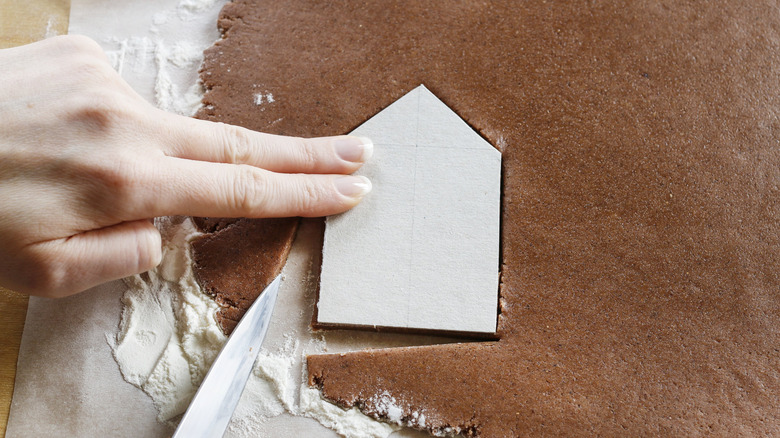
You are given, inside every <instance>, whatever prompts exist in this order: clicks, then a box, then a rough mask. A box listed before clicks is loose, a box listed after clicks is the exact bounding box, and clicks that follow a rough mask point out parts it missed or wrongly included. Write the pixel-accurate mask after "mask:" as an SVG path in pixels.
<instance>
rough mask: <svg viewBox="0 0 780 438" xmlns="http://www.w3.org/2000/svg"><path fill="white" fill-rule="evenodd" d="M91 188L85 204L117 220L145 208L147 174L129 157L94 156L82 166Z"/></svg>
mask: <svg viewBox="0 0 780 438" xmlns="http://www.w3.org/2000/svg"><path fill="white" fill-rule="evenodd" d="M80 174H81V175H83V176H82V178H84V180H85V182H86V185H87V187H88V189H87V190H86V191H85V196H84V200H83V202H84V204H85V205H86V206H87V207H89V208H91V209H95V208H96V207H97V208H98V209H99V210H101V211H102V213H103V214H105V215H107V216H109V217H110V218H111V219H114V220H124V219H128V218H129V216H133V212H135V211H137V210H143V208H144V205H143V201H144V198H143V196H144V195H145V194H146V192H145V190H144V188H145V184H146V181H147V180H148V178H146V177H145V176H144V175H143V172H142V171H141V166H140V165H139V163H137V162H134V161H133V160H130V159H128V158H126V157H122V156H115V157H113V159H110V160H93V162H91V163H88V164H86V165H84V166H83V167H82V169H80Z"/></svg>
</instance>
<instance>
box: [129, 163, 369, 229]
mask: <svg viewBox="0 0 780 438" xmlns="http://www.w3.org/2000/svg"><path fill="white" fill-rule="evenodd" d="M164 161H165V164H164V165H163V166H162V167H161V168H162V169H165V173H164V174H162V175H160V176H159V177H157V178H156V181H155V183H154V184H155V187H154V189H153V190H147V191H146V192H147V193H149V195H148V196H146V197H145V198H143V199H141V203H139V204H136V205H139V207H140V210H139V211H137V212H135V214H136V215H137V216H138V217H151V216H166V215H190V216H217V217H290V216H304V217H316V216H327V215H331V214H336V213H341V212H343V211H346V210H348V209H350V208H352V207H354V206H355V205H356V204H357V203H358V202H360V200H361V199H362V198H363V197H364V196H365V195H366V194H367V193H368V192H369V191H371V182H370V181H369V180H368V179H367V178H365V177H362V176H349V175H306V174H284V173H275V172H269V171H267V170H264V169H259V168H257V167H252V166H247V165H233V164H223V163H207V162H202V161H194V160H183V159H179V158H170V157H166V158H165V159H164Z"/></svg>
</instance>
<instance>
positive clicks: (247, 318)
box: [173, 274, 282, 438]
mask: <svg viewBox="0 0 780 438" xmlns="http://www.w3.org/2000/svg"><path fill="white" fill-rule="evenodd" d="M281 278H282V275H281V274H279V275H278V276H277V277H276V279H274V281H272V282H271V284H269V285H268V287H266V288H265V290H263V292H262V293H261V294H260V296H259V297H258V298H257V299H256V300H255V302H254V303H252V305H251V306H250V307H249V310H247V312H246V313H245V314H244V316H243V318H241V321H239V322H238V325H236V328H235V329H234V330H233V333H232V334H231V335H230V337H229V338H228V340H227V342H226V343H225V346H224V347H222V350H221V351H220V352H219V355H218V356H217V358H216V359H215V360H214V363H213V364H212V365H211V368H210V369H209V371H208V373H207V374H206V377H205V378H204V379H203V383H201V385H200V388H198V391H197V392H196V393H195V397H194V398H193V399H192V401H191V402H190V406H189V407H188V408H187V411H186V412H185V413H184V416H183V417H182V419H181V422H180V423H179V426H178V427H177V428H176V432H175V433H174V434H173V438H185V437H186V438H191V437H221V436H222V435H223V434H224V433H225V429H226V428H227V425H228V423H229V422H230V418H231V417H232V416H233V411H235V410H236V406H237V405H238V400H239V399H240V398H241V393H242V392H244V387H245V386H246V382H247V380H249V374H250V373H251V372H252V367H253V365H254V363H255V360H256V359H257V355H258V353H259V352H260V346H261V345H262V344H263V339H264V338H265V334H266V332H267V331H268V325H269V323H270V322H271V315H272V314H273V311H274V305H275V304H276V297H277V295H278V294H279V284H280V283H281V281H282V280H281Z"/></svg>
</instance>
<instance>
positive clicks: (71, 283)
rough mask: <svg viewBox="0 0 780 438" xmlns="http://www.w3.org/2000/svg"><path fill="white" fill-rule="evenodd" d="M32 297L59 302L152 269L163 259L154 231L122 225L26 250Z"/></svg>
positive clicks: (141, 225) (144, 223)
mask: <svg viewBox="0 0 780 438" xmlns="http://www.w3.org/2000/svg"><path fill="white" fill-rule="evenodd" d="M29 250H30V252H31V253H32V255H31V257H30V258H31V263H30V264H29V269H30V271H31V272H30V277H31V278H32V280H31V281H30V282H28V284H26V285H22V286H20V287H21V289H26V290H20V291H22V292H27V293H30V294H31V295H42V296H49V297H63V296H67V295H72V294H74V293H77V292H81V291H83V290H86V289H89V288H90V287H93V286H97V285H99V284H102V283H105V282H107V281H111V280H116V279H119V278H123V277H126V276H128V275H133V274H138V273H141V272H145V271H148V270H149V269H152V268H154V267H155V266H157V264H159V263H160V259H161V258H162V249H161V239H160V233H159V231H158V230H157V229H156V228H155V227H154V225H153V224H152V223H151V222H149V221H148V220H140V221H134V222H124V223H120V224H118V225H114V226H112V227H107V228H102V229H98V230H95V231H89V232H86V233H81V234H77V235H75V236H72V237H69V238H67V239H60V240H56V241H49V242H44V243H39V244H36V245H34V246H33V247H30V248H29Z"/></svg>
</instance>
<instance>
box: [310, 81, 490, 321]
mask: <svg viewBox="0 0 780 438" xmlns="http://www.w3.org/2000/svg"><path fill="white" fill-rule="evenodd" d="M353 134H355V135H364V136H367V137H370V138H372V140H373V141H374V143H375V145H376V148H375V153H374V157H373V158H372V160H371V161H370V162H369V163H367V164H365V165H364V166H363V168H362V169H361V170H360V171H359V172H358V174H361V175H365V176H367V177H368V178H370V179H371V180H372V181H373V183H374V192H373V193H372V194H371V195H370V196H368V197H367V198H366V199H365V200H364V201H363V203H361V204H360V205H359V206H357V207H355V208H354V209H352V210H350V211H349V212H347V213H344V214H341V215H338V216H334V217H330V218H328V220H327V222H326V229H325V243H324V247H323V262H322V274H321V283H320V294H319V302H318V313H317V323H318V324H320V325H326V326H332V325H337V326H370V327H392V328H402V329H412V330H414V329H421V330H442V331H449V332H472V333H490V334H492V333H494V332H495V330H496V316H497V315H496V313H497V307H498V249H499V222H500V218H499V214H500V195H501V154H500V152H498V151H497V150H496V149H495V148H493V147H492V146H491V145H490V144H489V143H488V142H486V141H485V140H483V139H482V138H481V137H480V136H479V135H478V134H477V133H476V132H474V130H472V129H471V128H470V127H469V126H468V125H467V124H466V123H465V122H464V121H463V120H462V119H461V118H460V117H458V116H457V114H455V113H454V112H453V111H452V110H450V109H449V108H448V107H447V106H446V105H445V104H444V103H442V102H441V101H440V100H439V99H438V98H436V96H434V95H433V94H432V93H431V92H430V91H428V90H427V89H426V88H425V87H424V86H420V87H418V88H416V89H414V90H412V91H411V92H409V93H408V94H407V95H405V96H404V97H402V98H401V99H399V100H398V101H397V102H395V103H393V104H392V105H390V106H389V107H388V108H386V109H385V110H383V111H382V112H380V113H379V114H377V115H376V116H374V117H373V118H371V119H370V120H368V121H367V122H366V123H364V124H363V125H362V126H360V127H359V128H357V129H356V130H355V131H354V132H353Z"/></svg>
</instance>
